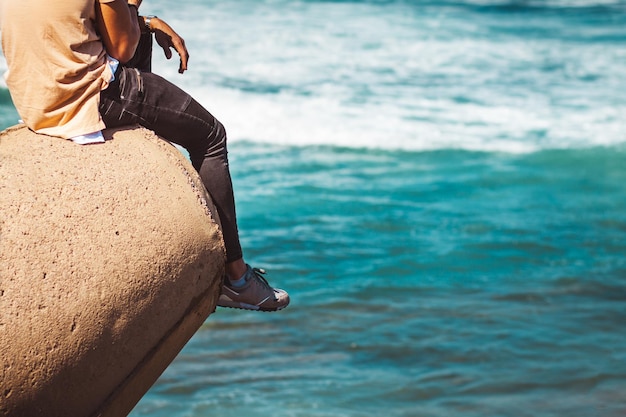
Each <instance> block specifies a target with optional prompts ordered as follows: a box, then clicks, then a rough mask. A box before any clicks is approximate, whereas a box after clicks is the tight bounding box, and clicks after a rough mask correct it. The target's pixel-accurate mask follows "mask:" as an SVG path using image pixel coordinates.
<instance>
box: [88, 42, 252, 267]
mask: <svg viewBox="0 0 626 417" xmlns="http://www.w3.org/2000/svg"><path fill="white" fill-rule="evenodd" d="M150 42H151V39H150ZM148 48H149V49H150V51H151V44H150V46H149V47H148V46H146V45H145V44H143V47H142V45H140V47H139V48H138V50H139V53H143V54H144V57H143V59H144V62H145V58H146V57H145V54H146V53H150V52H146V51H148ZM143 67H144V68H146V66H145V65H144V66H143ZM147 68H148V70H149V64H148V66H147ZM115 78H116V79H115V81H113V82H112V83H111V84H110V85H109V87H108V88H107V89H106V90H103V91H102V92H101V94H100V114H101V115H102V118H103V120H104V123H105V124H106V126H107V127H119V126H123V125H132V124H139V125H141V126H143V127H145V128H147V129H150V130H152V131H154V132H155V133H156V134H157V135H159V136H161V137H162V138H164V139H166V140H168V141H170V142H174V143H176V144H178V145H180V146H182V147H183V148H185V149H187V151H188V152H189V157H190V159H191V163H192V165H193V167H194V168H195V169H196V170H197V171H198V173H199V174H200V178H201V179H202V182H203V184H204V186H205V187H206V189H207V191H208V192H209V194H210V195H211V198H212V200H213V203H214V204H215V207H216V208H217V212H218V214H219V217H220V221H221V223H222V233H223V235H224V243H225V246H226V262H232V261H236V260H237V259H240V258H242V250H241V245H240V243H239V233H238V230H237V217H236V213H235V199H234V195H233V186H232V182H231V177H230V171H229V167H228V151H227V149H226V130H225V129H224V126H223V125H222V124H221V123H220V122H219V121H218V120H217V119H216V118H215V117H213V115H212V114H211V113H209V112H208V111H207V110H206V109H204V108H203V107H202V106H201V105H200V104H199V103H198V102H196V101H195V100H194V99H193V98H192V97H191V96H190V95H189V94H187V93H185V92H184V91H183V90H181V89H180V88H178V87H176V86H175V85H174V84H172V83H170V82H169V81H167V80H165V79H164V78H162V77H159V76H158V75H156V74H153V73H151V72H149V71H141V70H139V69H137V68H134V67H129V66H128V65H126V66H120V68H118V71H117V72H116V74H115Z"/></svg>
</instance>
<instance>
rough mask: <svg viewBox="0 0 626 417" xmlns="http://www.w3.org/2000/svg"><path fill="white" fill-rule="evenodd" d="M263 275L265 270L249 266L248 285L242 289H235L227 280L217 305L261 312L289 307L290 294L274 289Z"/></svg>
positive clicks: (246, 277) (246, 278) (246, 275)
mask: <svg viewBox="0 0 626 417" xmlns="http://www.w3.org/2000/svg"><path fill="white" fill-rule="evenodd" d="M263 274H265V271H264V270H262V269H258V268H252V267H250V265H248V271H247V272H246V274H245V280H246V283H245V284H244V285H243V286H242V287H238V288H233V287H231V286H229V285H228V280H226V279H225V280H224V284H222V293H221V294H220V298H219V300H218V301H217V305H218V306H220V307H231V308H241V309H244V310H259V311H277V310H282V309H283V308H285V307H287V305H289V294H287V292H286V291H283V290H279V289H277V288H272V287H271V286H270V284H269V283H268V282H267V280H266V279H265V278H264V277H263Z"/></svg>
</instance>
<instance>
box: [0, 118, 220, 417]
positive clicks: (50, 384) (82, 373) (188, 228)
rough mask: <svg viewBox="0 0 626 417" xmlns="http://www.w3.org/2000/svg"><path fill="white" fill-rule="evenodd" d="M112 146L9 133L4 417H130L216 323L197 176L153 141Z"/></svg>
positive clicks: (0, 369) (0, 144)
mask: <svg viewBox="0 0 626 417" xmlns="http://www.w3.org/2000/svg"><path fill="white" fill-rule="evenodd" d="M105 136H106V137H107V138H112V140H107V141H106V143H104V144H95V145H83V146H81V145H76V144H74V143H72V142H71V141H67V140H62V139H58V138H52V137H48V136H43V135H37V134H35V133H33V132H31V131H30V130H28V129H27V128H26V127H24V126H23V125H19V126H15V127H12V128H9V129H7V130H5V131H4V132H2V133H0V384H1V386H0V415H11V416H47V417H53V416H63V417H67V416H75V417H80V416H95V415H103V416H105V415H106V416H109V415H110V416H117V415H126V414H127V413H128V412H130V410H131V409H132V407H133V406H134V405H135V404H136V403H137V401H139V399H140V398H141V396H142V395H143V394H144V393H145V392H146V391H147V390H148V388H149V387H150V386H151V385H152V384H153V383H154V381H155V380H156V379H157V378H158V376H159V375H160V374H161V372H162V371H163V370H164V369H165V368H166V367H167V365H168V364H169V363H170V362H171V361H172V360H173V358H174V357H175V356H176V354H177V353H178V352H179V351H180V349H181V348H182V347H183V346H184V344H185V343H186V342H187V341H188V339H189V338H190V337H191V336H192V335H193V333H194V332H195V331H196V330H197V329H198V328H199V326H201V325H202V323H203V322H204V320H205V319H206V317H207V316H208V315H209V314H210V313H211V312H212V311H213V310H214V309H215V303H216V300H217V297H218V295H219V285H220V281H221V276H222V274H223V264H224V247H223V242H222V237H221V232H220V229H219V220H218V219H217V218H216V214H215V213H216V211H215V209H214V206H213V204H212V202H211V201H210V199H209V196H208V195H207V193H206V190H205V189H204V187H203V186H202V184H201V182H200V179H199V177H198V176H197V174H196V172H195V170H194V169H193V167H192V166H191V164H190V163H189V162H188V161H187V160H186V159H185V158H184V157H183V156H182V155H181V154H180V152H178V150H176V149H175V148H174V147H173V146H172V145H170V144H169V143H167V142H165V141H163V140H161V139H159V138H157V137H156V136H155V135H154V134H153V133H152V132H150V131H148V130H145V129H141V128H138V127H133V128H127V129H120V130H116V131H107V132H105Z"/></svg>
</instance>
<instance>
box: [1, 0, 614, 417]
mask: <svg viewBox="0 0 626 417" xmlns="http://www.w3.org/2000/svg"><path fill="white" fill-rule="evenodd" d="M142 9H143V12H144V13H145V14H156V15H159V16H160V17H163V18H165V20H166V21H167V22H168V23H170V24H171V25H172V26H173V27H174V28H175V29H177V30H178V31H179V33H180V34H181V35H182V36H183V37H184V38H185V40H186V42H187V45H188V47H189V50H190V54H191V59H190V62H189V71H188V72H187V73H185V74H184V75H179V74H177V67H178V64H177V62H176V60H175V59H174V60H173V62H170V61H167V60H165V59H164V58H163V57H162V56H161V55H162V54H161V51H160V50H155V53H156V55H157V56H156V57H155V64H154V66H155V68H154V70H155V72H157V73H160V74H162V75H164V76H166V77H167V78H169V79H171V80H172V81H173V82H175V83H176V84H178V85H180V86H181V87H183V88H184V89H186V90H188V91H189V92H191V93H192V94H193V95H194V96H195V97H196V98H197V99H198V100H199V101H200V102H201V103H202V104H204V105H205V106H206V107H207V108H208V109H209V110H210V111H211V112H212V113H213V114H214V115H216V116H217V117H218V118H219V119H220V120H221V121H222V122H223V123H224V124H225V125H226V127H227V130H228V132H229V138H230V148H229V149H230V160H231V168H232V174H233V181H234V186H235V192H236V198H237V201H238V214H239V224H240V229H241V238H242V243H243V246H244V251H245V255H246V258H247V260H248V261H249V262H250V263H252V264H253V265H255V266H259V267H263V268H265V269H267V270H268V272H269V275H268V276H269V279H270V282H271V283H273V284H274V285H276V286H279V287H282V288H285V289H286V290H288V291H289V292H290V294H291V298H292V305H291V306H290V307H289V308H287V309H286V310H284V311H281V312H278V313H254V312H245V311H238V310H223V309H218V311H217V312H216V314H214V315H212V316H211V317H209V319H208V320H207V321H206V323H205V324H204V325H203V326H202V328H201V329H200V330H199V331H198V332H197V333H196V335H195V336H194V337H193V338H192V340H191V341H190V342H189V344H188V345H187V346H186V347H185V348H184V350H183V351H182V352H181V354H180V355H179V357H178V358H177V359H176V360H175V361H174V362H173V363H172V365H171V366H170V367H169V368H168V369H167V370H166V371H165V373H164V374H163V375H162V377H161V378H160V379H159V380H158V382H157V383H156V384H155V385H154V386H153V388H152V389H151V390H150V391H149V392H148V393H147V394H146V396H145V397H144V398H143V399H142V400H141V401H140V402H139V404H138V405H137V406H136V408H135V409H134V410H133V412H132V413H131V416H132V417H139V416H150V417H196V416H219V417H231V416H232V417H235V416H243V415H245V416H263V417H264V416H268V417H269V416H271V417H296V416H297V417H309V416H311V417H366V416H385V417H387V416H389V417H409V416H418V417H421V416H424V417H430V416H432V417H449V416H463V417H492V416H493V417H498V416H515V417H526V416H528V417H553V416H554V417H557V416H558V417H563V416H567V417H594V416H601V417H622V416H625V415H626V332H625V326H626V281H625V280H626V256H625V255H626V162H625V160H626V2H625V1H611V0H604V1H593V0H527V1H524V0H517V1H514V0H501V1H497V0H441V1H435V0H425V1H409V0H404V1H402V0H396V1H391V0H390V1H382V0H379V1H375V0H371V1H313V0H310V1H308V0H294V1H289V0H233V1H207V0H189V1H185V2H180V3H176V4H174V3H172V2H169V1H166V0H145V1H144V5H143V6H142ZM4 68H6V64H5V63H4V61H3V60H0V69H4ZM0 86H1V88H0V124H1V125H2V126H1V127H2V128H4V127H6V126H9V125H11V124H14V123H15V121H16V120H17V117H18V116H17V113H16V112H15V110H14V108H13V107H12V105H11V101H10V96H9V94H8V91H7V90H6V85H5V84H4V82H3V81H2V82H0Z"/></svg>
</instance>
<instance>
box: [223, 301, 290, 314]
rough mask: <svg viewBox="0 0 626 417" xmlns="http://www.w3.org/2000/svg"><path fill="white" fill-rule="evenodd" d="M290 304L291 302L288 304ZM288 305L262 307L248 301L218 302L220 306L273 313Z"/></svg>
mask: <svg viewBox="0 0 626 417" xmlns="http://www.w3.org/2000/svg"><path fill="white" fill-rule="evenodd" d="M287 305H289V304H287ZM287 305H284V306H279V307H273V308H268V307H260V306H255V305H253V304H246V303H238V302H232V303H228V302H223V304H218V305H217V306H218V307H225V308H235V309H238V310H250V311H262V312H265V313H271V312H273V311H280V310H282V309H283V308H285V307H287Z"/></svg>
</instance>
